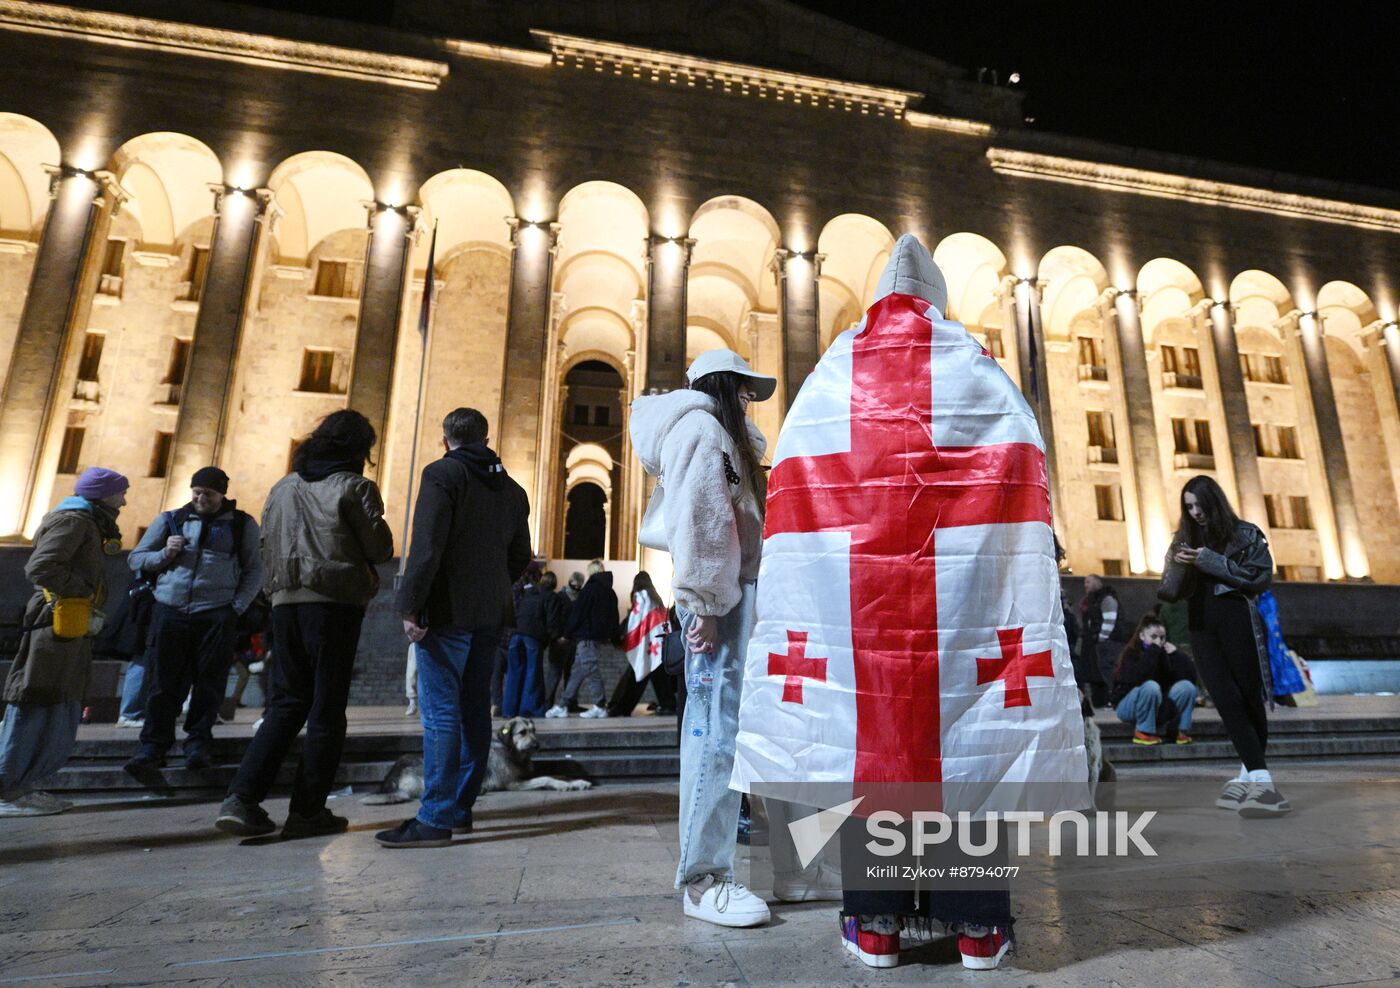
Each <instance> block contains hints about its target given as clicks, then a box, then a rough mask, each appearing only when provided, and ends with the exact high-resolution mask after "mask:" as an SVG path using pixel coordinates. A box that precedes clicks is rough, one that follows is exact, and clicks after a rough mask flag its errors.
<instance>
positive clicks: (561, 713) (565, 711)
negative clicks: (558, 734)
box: [544, 703, 569, 720]
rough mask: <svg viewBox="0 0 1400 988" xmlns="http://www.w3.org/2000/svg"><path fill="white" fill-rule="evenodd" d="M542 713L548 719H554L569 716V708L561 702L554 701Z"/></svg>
mask: <svg viewBox="0 0 1400 988" xmlns="http://www.w3.org/2000/svg"><path fill="white" fill-rule="evenodd" d="M544 715H545V716H546V717H548V718H549V719H550V720H556V719H558V718H560V717H567V716H569V708H568V707H566V706H564V705H563V704H558V703H556V704H555V705H554V706H552V707H550V708H549V709H548V710H546V711H545V712H544Z"/></svg>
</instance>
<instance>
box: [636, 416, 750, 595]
mask: <svg viewBox="0 0 1400 988" xmlns="http://www.w3.org/2000/svg"><path fill="white" fill-rule="evenodd" d="M715 410H716V405H715V401H714V399H713V398H711V397H709V396H708V395H705V394H701V393H700V392H698V391H672V392H670V393H668V394H663V395H649V396H644V397H641V398H638V399H636V400H635V401H634V402H632V415H631V419H630V423H629V428H630V431H631V434H632V445H633V448H635V449H636V451H637V456H638V457H639V458H640V459H641V461H642V466H643V467H645V468H646V471H647V473H649V474H651V475H652V476H653V477H660V478H661V479H662V484H663V486H664V487H665V489H666V493H665V495H664V497H665V504H666V542H667V545H669V546H670V547H671V564H672V567H673V572H672V576H671V591H672V593H673V594H674V595H675V598H676V603H677V604H679V605H680V606H681V607H683V608H685V609H686V610H687V611H689V612H690V613H692V614H699V615H703V616H714V617H718V616H720V615H724V614H728V613H729V612H730V611H731V610H733V609H734V605H736V604H738V603H739V596H740V585H741V583H744V582H748V581H752V580H757V579H758V563H759V558H760V556H761V555H762V553H763V505H762V503H761V501H760V499H759V498H758V497H757V496H756V495H755V494H754V489H753V485H751V484H750V483H749V478H748V477H747V476H745V471H744V461H743V458H742V457H741V456H740V455H739V453H738V450H737V449H736V448H735V445H734V441H733V440H732V439H730V437H729V434H728V433H726V432H725V431H724V427H723V426H721V425H720V423H719V419H718V418H717V417H716V416H715ZM748 426H749V437H750V439H751V441H752V442H753V444H754V449H755V450H757V451H758V455H759V456H760V457H761V456H762V455H763V454H764V452H765V451H766V450H767V447H768V444H767V442H766V441H765V440H764V438H763V433H761V432H759V431H758V428H757V427H756V426H754V424H753V423H752V422H750V423H748ZM764 479H765V478H762V477H760V478H759V483H758V488H759V490H760V491H762V490H763V489H764Z"/></svg>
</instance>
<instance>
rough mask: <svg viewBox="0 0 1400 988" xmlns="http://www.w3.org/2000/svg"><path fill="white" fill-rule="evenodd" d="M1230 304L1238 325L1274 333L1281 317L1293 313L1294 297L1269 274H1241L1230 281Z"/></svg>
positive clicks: (1244, 272)
mask: <svg viewBox="0 0 1400 988" xmlns="http://www.w3.org/2000/svg"><path fill="white" fill-rule="evenodd" d="M1230 302H1231V304H1233V305H1234V306H1235V325H1236V326H1267V327H1268V328H1269V329H1271V330H1272V331H1273V332H1275V333H1278V332H1279V329H1278V328H1277V327H1276V326H1275V325H1274V324H1275V323H1276V322H1277V321H1278V320H1279V318H1280V317H1281V316H1283V315H1284V314H1285V313H1287V312H1291V311H1293V309H1294V308H1295V306H1294V304H1293V296H1292V294H1291V293H1290V292H1289V291H1288V289H1287V288H1286V287H1285V286H1284V284H1283V282H1281V281H1279V280H1278V279H1277V278H1275V277H1274V276H1273V275H1271V274H1269V273H1268V272H1267V271H1259V270H1257V269H1252V270H1249V271H1241V272H1240V273H1239V274H1237V275H1235V279H1234V280H1233V281H1231V282H1230Z"/></svg>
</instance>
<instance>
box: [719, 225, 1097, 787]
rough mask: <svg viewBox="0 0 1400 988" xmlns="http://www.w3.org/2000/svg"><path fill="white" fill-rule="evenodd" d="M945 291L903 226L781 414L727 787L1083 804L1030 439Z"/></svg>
mask: <svg viewBox="0 0 1400 988" xmlns="http://www.w3.org/2000/svg"><path fill="white" fill-rule="evenodd" d="M946 294H947V292H946V288H945V287H944V284H943V277H942V274H941V273H940V272H939V271H938V269H937V267H936V266H935V265H934V263H933V259H932V258H931V257H930V256H929V254H928V251H927V250H925V249H924V248H923V246H922V245H921V244H920V243H919V242H918V241H917V240H916V239H914V238H913V237H910V236H905V237H902V238H900V240H899V242H898V244H896V246H895V250H894V254H893V256H892V257H891V259H890V262H889V266H888V267H887V268H886V269H885V272H884V274H883V275H882V276H881V280H880V286H879V288H878V289H877V292H876V301H875V302H874V303H873V304H872V305H871V307H870V309H869V311H868V312H867V313H866V315H865V318H864V319H863V320H862V322H861V324H860V325H859V326H857V327H856V328H855V329H853V330H850V331H848V332H846V333H844V334H842V335H841V336H840V337H839V338H838V339H837V340H836V341H835V342H834V343H833V344H832V346H831V348H830V349H829V350H828V351H827V353H826V354H825V355H824V356H823V357H822V359H821V361H820V362H819V363H818V364H817V367H816V369H815V370H814V371H813V373H812V375H811V376H810V377H809V378H808V379H807V381H806V382H805V383H804V384H803V386H802V390H801V392H800V393H799V395H798V396H797V399H796V401H795V402H794V403H793V406H792V408H791V410H790V411H789V412H788V415H787V418H786V420H785V421H784V423H783V428H782V432H781V434H780V436H779V438H778V443H777V448H776V451H775V457H774V466H773V471H772V474H771V476H770V478H769V482H768V508H767V520H766V528H765V533H764V544H763V561H762V565H761V569H760V573H759V580H758V605H757V624H756V627H755V631H754V636H753V638H752V639H751V641H750V645H749V651H748V656H747V661H746V666H745V676H744V693H743V701H742V705H741V708H740V713H739V735H738V745H737V747H738V750H737V755H736V759H735V767H734V775H733V781H732V785H733V786H734V787H735V788H738V789H742V790H745V791H752V792H758V793H760V794H762V793H764V792H765V790H766V791H767V792H768V793H769V794H771V795H777V796H780V797H781V798H785V799H790V800H800V798H801V797H800V792H801V791H802V790H803V789H804V787H810V786H812V785H814V784H835V786H836V788H835V789H827V790H821V791H820V792H819V793H815V794H812V795H809V796H808V797H807V801H809V802H811V803H814V804H822V805H833V804H834V802H835V801H836V795H835V793H837V792H839V791H849V792H851V793H854V794H855V795H861V794H864V793H869V792H870V791H872V789H878V788H879V787H880V786H882V785H884V784H890V785H893V786H896V787H897V786H900V785H903V784H907V783H918V784H926V785H928V787H929V789H930V790H931V791H934V792H936V793H938V797H937V799H938V803H939V807H940V808H942V809H944V810H945V811H946V812H949V813H954V812H959V811H967V812H971V813H981V812H984V811H986V810H1000V811H1008V810H1039V811H1042V812H1046V813H1051V812H1055V811H1057V810H1061V809H1084V808H1087V807H1089V806H1090V805H1091V802H1090V799H1089V794H1088V784H1087V781H1088V767H1087V760H1086V756H1085V751H1084V725H1083V721H1082V718H1081V714H1080V704H1079V697H1078V691H1077V689H1076V687H1075V683H1074V675H1073V671H1072V667H1071V664H1070V656H1069V647H1068V644H1067V643H1066V640H1065V633H1064V621H1063V615H1062V613H1061V607H1060V592H1059V577H1058V566H1057V564H1056V561H1055V552H1054V545H1053V536H1052V534H1051V527H1050V497H1049V488H1048V481H1047V476H1046V468H1045V453H1044V441H1043V439H1042V438H1041V435H1040V429H1039V427H1038V425H1037V423H1036V420H1035V417H1034V415H1033V414H1032V412H1031V410H1030V408H1029V406H1028V405H1027V404H1026V402H1025V400H1024V399H1023V398H1022V396H1021V394H1020V392H1019V391H1018V390H1017V389H1016V386H1015V385H1014V384H1013V383H1012V381H1011V380H1010V378H1008V377H1007V376H1006V374H1005V372H1003V371H1002V369H1001V367H1000V366H999V365H998V364H997V362H996V361H995V360H994V359H993V358H992V357H991V356H990V355H989V354H988V353H987V352H986V351H985V350H983V349H982V347H981V346H980V345H978V343H977V342H976V341H975V340H974V339H973V338H972V337H971V336H970V335H969V334H968V332H967V330H966V329H964V328H963V327H962V326H961V325H960V324H959V323H956V322H953V321H951V320H947V319H945V318H943V315H942V313H941V311H940V309H941V308H942V307H943V306H945V305H946ZM806 791H807V792H809V793H813V790H812V789H810V788H807V790H806ZM846 798H850V797H849V796H847V797H846Z"/></svg>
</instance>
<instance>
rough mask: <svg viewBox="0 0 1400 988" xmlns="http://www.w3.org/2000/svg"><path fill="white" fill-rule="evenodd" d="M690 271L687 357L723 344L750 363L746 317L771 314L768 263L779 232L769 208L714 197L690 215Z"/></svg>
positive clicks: (773, 298)
mask: <svg viewBox="0 0 1400 988" xmlns="http://www.w3.org/2000/svg"><path fill="white" fill-rule="evenodd" d="M690 236H691V238H692V239H693V240H694V241H695V246H694V248H693V249H692V251H691V260H690V273H689V277H688V279H687V282H686V292H687V295H686V320H687V327H686V332H687V336H686V359H687V360H690V359H691V358H693V357H694V356H695V355H696V354H698V353H702V352H704V351H705V350H710V349H714V348H715V347H727V348H730V349H733V350H736V351H738V352H739V353H741V354H743V355H744V356H745V357H746V358H748V359H749V360H750V361H752V360H754V359H755V355H754V354H753V353H751V352H750V346H749V339H748V334H747V333H746V332H745V330H746V328H747V327H748V325H749V317H750V315H751V314H752V313H753V312H755V311H761V312H776V311H777V307H778V290H777V279H776V278H775V277H774V276H773V274H772V271H771V267H772V263H773V255H774V253H775V252H776V251H777V249H778V244H779V241H780V239H781V234H780V232H779V229H778V224H777V222H776V221H775V220H774V219H773V217H772V215H771V214H770V213H769V212H768V210H766V209H764V208H763V207H762V206H760V205H759V204H758V203H756V202H754V201H753V200H752V199H745V198H744V197H743V196H717V197H716V198H714V199H711V200H709V201H708V202H705V203H703V204H702V205H701V206H700V207H699V208H698V209H697V210H696V211H695V213H694V215H693V216H692V217H691V221H690Z"/></svg>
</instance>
